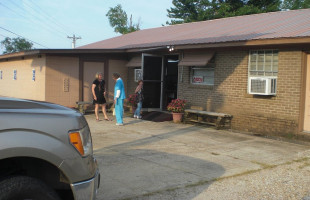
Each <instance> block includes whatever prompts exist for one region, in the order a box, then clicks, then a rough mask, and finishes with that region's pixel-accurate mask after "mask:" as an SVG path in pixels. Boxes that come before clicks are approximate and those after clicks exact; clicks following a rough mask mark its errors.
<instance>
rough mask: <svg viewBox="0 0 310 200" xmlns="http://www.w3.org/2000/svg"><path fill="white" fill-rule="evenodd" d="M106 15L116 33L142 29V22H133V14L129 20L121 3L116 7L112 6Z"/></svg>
mask: <svg viewBox="0 0 310 200" xmlns="http://www.w3.org/2000/svg"><path fill="white" fill-rule="evenodd" d="M106 16H107V17H108V19H109V22H110V25H111V26H112V27H113V28H114V32H116V33H121V34H126V33H131V32H134V31H138V30H140V22H138V23H136V24H133V22H132V15H130V19H129V21H128V17H127V13H126V12H125V11H124V10H123V9H122V6H121V5H120V4H118V5H117V6H115V7H114V8H110V9H109V11H108V13H107V14H106Z"/></svg>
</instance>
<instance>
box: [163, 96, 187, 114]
mask: <svg viewBox="0 0 310 200" xmlns="http://www.w3.org/2000/svg"><path fill="white" fill-rule="evenodd" d="M185 105H186V100H183V99H174V100H172V101H171V102H170V103H169V104H168V106H167V110H168V111H170V112H174V113H182V112H184V109H185Z"/></svg>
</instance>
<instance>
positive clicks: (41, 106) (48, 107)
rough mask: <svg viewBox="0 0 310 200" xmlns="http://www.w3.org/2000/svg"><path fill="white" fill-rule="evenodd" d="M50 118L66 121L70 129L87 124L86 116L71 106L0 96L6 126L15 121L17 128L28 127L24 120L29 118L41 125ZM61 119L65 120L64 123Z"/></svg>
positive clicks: (0, 106) (2, 118)
mask: <svg viewBox="0 0 310 200" xmlns="http://www.w3.org/2000/svg"><path fill="white" fill-rule="evenodd" d="M21 117H23V118H22V119H21ZM49 119H50V120H57V121H58V122H60V124H64V123H66V125H67V128H69V129H79V128H83V127H84V126H86V125H87V122H86V120H85V118H84V117H83V116H82V115H81V114H80V113H79V112H78V111H76V110H73V109H71V108H67V107H64V106H61V105H57V104H53V103H48V102H42V101H33V100H25V99H16V98H7V97H0V124H2V123H4V121H6V124H2V125H3V126H4V127H5V126H6V127H7V128H11V127H10V126H8V125H9V124H11V123H10V122H11V121H14V126H15V128H27V123H22V121H23V122H26V121H28V122H29V120H31V122H32V124H33V123H35V124H37V126H38V127H40V126H39V124H38V123H43V122H45V123H46V121H48V120H49ZM61 120H64V121H63V123H61ZM42 125H43V124H42ZM4 127H1V129H2V128H4ZM47 127H48V126H47ZM54 129H57V127H54Z"/></svg>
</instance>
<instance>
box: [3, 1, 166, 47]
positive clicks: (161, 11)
mask: <svg viewBox="0 0 310 200" xmlns="http://www.w3.org/2000/svg"><path fill="white" fill-rule="evenodd" d="M118 4H120V5H121V6H122V9H123V10H124V11H125V12H126V13H127V15H128V18H129V17H130V15H132V19H133V23H137V22H138V21H139V20H140V29H148V28H155V27H159V26H162V25H163V24H166V21H169V18H168V17H167V9H169V8H170V7H172V0H88V1H86V0H0V41H3V40H4V39H5V37H10V38H16V37H24V38H26V39H27V40H30V41H31V42H32V43H33V44H34V46H33V47H34V48H36V49H71V48H72V39H69V38H68V36H69V37H73V34H74V35H75V36H76V37H81V39H78V40H77V41H76V47H79V46H83V45H86V44H90V43H93V42H98V41H101V40H105V39H109V38H112V37H116V36H119V35H120V34H119V33H115V32H114V29H113V28H112V27H111V26H110V24H109V21H108V18H107V16H106V13H107V12H108V10H109V9H110V8H111V7H115V6H116V5H118ZM3 50H4V49H3V47H1V49H0V51H1V52H2V51H3ZM1 52H0V53H1Z"/></svg>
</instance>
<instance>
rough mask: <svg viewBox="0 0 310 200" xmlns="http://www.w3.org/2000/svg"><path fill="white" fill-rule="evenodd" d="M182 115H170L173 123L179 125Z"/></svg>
mask: <svg viewBox="0 0 310 200" xmlns="http://www.w3.org/2000/svg"><path fill="white" fill-rule="evenodd" d="M183 115H184V113H172V119H173V122H174V123H181V122H182V118H183Z"/></svg>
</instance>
